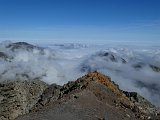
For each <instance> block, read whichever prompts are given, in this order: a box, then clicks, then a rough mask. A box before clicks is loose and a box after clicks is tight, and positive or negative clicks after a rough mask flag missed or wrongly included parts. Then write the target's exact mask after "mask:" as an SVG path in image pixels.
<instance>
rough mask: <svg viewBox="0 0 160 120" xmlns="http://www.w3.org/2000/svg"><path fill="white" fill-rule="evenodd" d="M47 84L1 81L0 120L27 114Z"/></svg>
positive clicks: (8, 119) (36, 81)
mask: <svg viewBox="0 0 160 120" xmlns="http://www.w3.org/2000/svg"><path fill="white" fill-rule="evenodd" d="M46 88H47V84H46V83H44V82H41V81H38V80H35V81H3V82H1V83H0V120H12V119H15V118H16V117H18V116H19V115H23V114H26V113H29V110H30V109H31V108H32V107H33V106H34V105H35V104H36V103H37V101H38V100H39V98H40V95H41V94H42V92H43V91H44V89H46Z"/></svg>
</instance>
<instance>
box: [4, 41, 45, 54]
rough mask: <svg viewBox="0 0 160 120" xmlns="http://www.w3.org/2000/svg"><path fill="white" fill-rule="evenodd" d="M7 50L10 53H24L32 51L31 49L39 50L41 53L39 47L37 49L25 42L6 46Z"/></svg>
mask: <svg viewBox="0 0 160 120" xmlns="http://www.w3.org/2000/svg"><path fill="white" fill-rule="evenodd" d="M7 48H10V49H11V50H12V51H15V50H17V49H22V50H26V51H33V49H37V50H40V51H41V52H42V51H43V49H42V48H41V47H37V46H34V45H32V44H29V43H26V42H16V43H11V44H9V45H8V46H7Z"/></svg>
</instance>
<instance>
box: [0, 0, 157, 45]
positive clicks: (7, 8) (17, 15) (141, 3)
mask: <svg viewBox="0 0 160 120" xmlns="http://www.w3.org/2000/svg"><path fill="white" fill-rule="evenodd" d="M2 40H15V41H28V42H35V43H43V42H48V43H55V42H97V43H98V42H102V43H103V42H108V41H113V42H122V41H123V42H124V41H129V42H134V41H138V42H154V43H157V42H159V41H160V0H0V41H2Z"/></svg>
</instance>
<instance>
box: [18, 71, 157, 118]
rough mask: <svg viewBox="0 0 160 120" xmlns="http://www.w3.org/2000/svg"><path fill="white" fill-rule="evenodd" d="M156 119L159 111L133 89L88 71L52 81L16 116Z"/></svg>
mask: <svg viewBox="0 0 160 120" xmlns="http://www.w3.org/2000/svg"><path fill="white" fill-rule="evenodd" d="M52 118H54V119H64V118H65V119H66V120H70V119H74V120H79V119H88V120H97V119H102V120H105V119H106V120H107V119H108V120H113V119H114V120H122V119H125V120H136V119H137V120H138V119H143V120H147V119H153V120H155V119H157V120H158V119H159V118H160V116H159V112H158V111H157V109H156V108H155V107H154V106H153V105H152V104H151V103H149V102H148V101H147V100H146V99H144V98H143V97H141V96H140V95H138V94H137V93H135V92H126V91H122V90H120V89H119V87H118V85H116V84H115V83H114V82H112V81H111V79H110V77H108V76H105V75H103V74H100V73H98V72H92V73H89V74H87V75H85V76H83V77H81V78H79V79H77V80H76V81H71V82H68V83H67V84H65V85H63V86H58V85H56V84H53V85H51V86H49V87H48V88H47V89H46V90H45V91H44V92H43V94H42V96H41V98H40V99H39V101H38V102H37V103H36V105H35V106H34V107H33V108H32V110H31V113H30V114H28V115H25V116H21V117H19V118H18V119H17V120H35V119H39V120H43V119H45V120H52Z"/></svg>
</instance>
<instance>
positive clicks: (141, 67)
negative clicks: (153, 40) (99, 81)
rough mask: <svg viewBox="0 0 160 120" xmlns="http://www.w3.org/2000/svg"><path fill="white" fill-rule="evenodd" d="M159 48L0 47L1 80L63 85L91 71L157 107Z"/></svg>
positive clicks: (97, 46)
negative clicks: (40, 81)
mask: <svg viewBox="0 0 160 120" xmlns="http://www.w3.org/2000/svg"><path fill="white" fill-rule="evenodd" d="M159 61H160V49H159V48H158V47H156V46H155V47H140V46H138V47H136V46H134V47H133V46H132V47H131V46H113V45H83V44H73V43H72V44H52V45H43V47H42V46H35V45H31V44H28V43H24V42H19V43H12V42H10V41H5V42H2V43H1V44H0V68H1V69H0V80H1V81H3V80H18V79H19V80H35V79H40V80H43V81H45V82H47V83H49V84H52V83H57V84H64V83H66V82H67V81H70V80H75V79H76V78H78V77H80V76H81V75H84V74H86V73H87V72H90V71H95V70H97V71H100V72H102V73H104V74H106V75H109V76H110V77H111V78H112V80H113V81H115V82H116V83H117V84H118V85H119V86H120V88H121V89H123V90H127V91H136V92H138V93H139V94H141V95H142V96H144V97H145V98H147V99H148V100H150V101H151V102H152V103H154V104H155V105H157V106H160V102H159V100H160V94H159V93H160V62H159Z"/></svg>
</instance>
